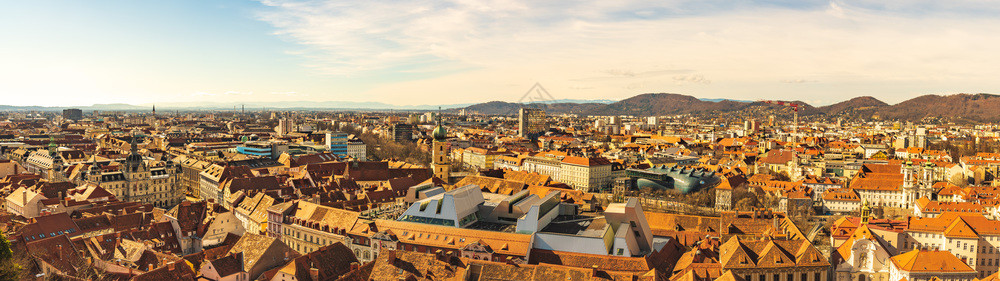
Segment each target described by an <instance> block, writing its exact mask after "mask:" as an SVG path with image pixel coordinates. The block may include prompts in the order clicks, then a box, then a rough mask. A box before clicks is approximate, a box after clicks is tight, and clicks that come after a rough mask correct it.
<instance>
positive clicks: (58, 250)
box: [56, 245, 63, 260]
mask: <svg viewBox="0 0 1000 281" xmlns="http://www.w3.org/2000/svg"><path fill="white" fill-rule="evenodd" d="M56 254H57V255H58V256H59V259H60V260H61V259H63V252H62V245H56Z"/></svg>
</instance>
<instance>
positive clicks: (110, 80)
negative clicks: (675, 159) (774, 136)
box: [0, 1, 1000, 106]
mask: <svg viewBox="0 0 1000 281" xmlns="http://www.w3.org/2000/svg"><path fill="white" fill-rule="evenodd" d="M7 6H8V8H7V9H4V10H3V11H0V24H3V25H4V26H12V27H17V28H8V29H4V30H2V31H0V36H3V37H4V38H6V39H7V40H8V41H7V42H6V43H5V44H0V61H5V62H8V63H4V64H2V65H0V92H2V93H4V96H5V97H7V99H5V101H4V102H0V104H10V105H42V106H79V105H90V104H100V103H129V104H149V103H167V102H193V103H198V102H233V101H245V102H276V101H353V102H384V103H388V104H394V105H421V104H458V103H478V102H486V101H492V100H500V101H510V102H514V101H517V100H518V98H520V97H521V95H523V94H524V92H525V91H526V90H528V89H529V88H530V87H531V86H532V85H534V84H535V83H540V84H542V85H545V87H546V89H548V91H549V92H551V93H552V95H553V96H554V97H555V98H557V99H582V100H589V99H611V100H620V99H624V98H628V97H631V96H634V95H638V94H641V93H649V92H657V93H658V92H669V93H679V94H684V95H691V96H695V97H699V98H727V99H736V100H753V99H780V100H802V101H805V102H808V103H810V104H813V105H816V106H821V105H828V104H831V103H835V102H839V101H843V100H847V99H850V98H852V97H856V96H866V95H870V96H875V97H877V98H879V99H880V100H883V101H885V102H887V103H890V104H894V103H898V102H900V101H903V100H906V99H909V98H913V97H916V96H920V95H924V94H953V93H981V92H985V93H995V92H997V91H996V89H997V88H998V86H1000V82H997V81H995V80H994V79H990V78H991V77H994V76H996V75H997V74H1000V73H997V70H995V67H991V66H992V65H993V62H996V61H998V59H1000V55H997V54H996V53H995V52H991V50H990V45H992V44H991V43H992V41H993V40H995V39H994V38H993V37H992V36H991V35H992V34H997V31H1000V30H997V29H998V27H1000V25H998V24H997V23H998V21H1000V19H998V18H997V17H996V16H995V15H996V14H997V13H996V12H998V11H997V8H996V7H994V6H993V5H990V4H989V3H983V2H976V1H964V2H963V1H959V2H948V3H947V4H943V3H937V2H933V1H890V2H884V1H794V2H782V1H766V2H740V3H735V4H734V3H729V2H722V1H715V2H713V1H710V2H704V1H671V2H668V3H659V4H650V3H643V2H639V1H636V2H631V1H625V2H621V1H620V2H615V3H602V2H596V1H594V2H590V1H585V2H576V3H530V2H518V1H449V2H433V3H432V2H419V1H417V2H410V1H408V2H401V3H384V2H365V3H336V2H323V1H304V2H302V1H260V2H253V1H173V2H169V3H146V2H143V3H131V2H117V1H96V2H86V3H82V2H81V3H78V2H70V1H32V2H15V3H8V4H7Z"/></svg>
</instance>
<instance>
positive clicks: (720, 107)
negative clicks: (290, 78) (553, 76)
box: [0, 93, 1000, 122]
mask: <svg viewBox="0 0 1000 281" xmlns="http://www.w3.org/2000/svg"><path fill="white" fill-rule="evenodd" d="M790 102H793V103H796V104H799V112H798V113H799V115H800V116H810V115H820V116H826V117H846V118H863V119H867V118H871V117H873V116H878V117H880V118H881V119H882V120H910V121H917V120H921V119H924V118H951V119H964V120H967V121H976V122H1000V95H993V94H954V95H944V96H942V95H924V96H920V97H916V98H913V99H910V100H906V101H903V102H901V103H898V104H894V105H889V104H886V103H885V102H882V101H880V100H878V99H876V98H874V97H870V96H863V97H856V98H852V99H850V100H846V101H843V102H839V103H835V104H832V105H827V106H822V107H813V106H812V105H809V104H808V103H805V102H802V101H790ZM152 106H153V104H143V105H130V104H122V103H112V104H94V105H90V106H12V105H0V111H61V110H63V109H66V108H79V109H81V110H85V111H91V110H100V111H111V110H114V111H148V110H151V109H152ZM156 106H157V107H158V109H161V110H164V111H169V110H192V109H194V110H232V109H240V107H241V106H245V107H246V109H247V110H260V109H261V108H267V109H287V110H319V109H323V110H351V109H372V110H390V109H391V110H415V111H426V110H435V109H437V108H438V107H441V108H442V109H445V110H446V111H448V112H458V111H459V110H461V109H465V110H466V112H468V113H474V114H488V115H503V114H506V115H514V114H517V111H518V109H520V108H521V107H522V106H531V107H538V108H543V109H545V110H546V112H548V113H549V114H550V115H557V114H578V115H589V116H606V115H634V116H664V115H677V114H708V115H713V114H716V115H718V114H726V116H731V117H751V118H761V117H766V116H768V115H775V116H778V117H782V118H785V117H788V116H790V115H791V114H792V110H791V109H790V108H788V107H784V106H780V105H775V104H768V103H764V102H760V101H754V102H751V101H739V100H728V99H699V98H696V97H693V96H688V95H681V94H670V93H647V94H641V95H637V96H634V97H631V98H627V99H624V100H620V101H613V100H578V99H562V100H552V101H547V102H541V103H530V104H527V105H525V104H520V103H511V102H502V101H491V102H486V103H477V104H448V105H392V104H387V103H381V102H344V101H324V102H309V101H286V102H271V103H264V102H248V103H236V102H227V103H159V104H156ZM720 116H721V115H720Z"/></svg>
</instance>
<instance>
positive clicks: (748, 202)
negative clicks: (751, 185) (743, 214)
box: [733, 197, 755, 211]
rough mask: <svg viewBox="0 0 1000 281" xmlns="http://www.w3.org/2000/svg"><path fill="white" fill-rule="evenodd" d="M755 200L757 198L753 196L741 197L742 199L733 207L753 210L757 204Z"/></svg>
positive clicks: (741, 209) (739, 209) (740, 209)
mask: <svg viewBox="0 0 1000 281" xmlns="http://www.w3.org/2000/svg"><path fill="white" fill-rule="evenodd" d="M754 201H755V200H754V199H753V198H750V197H746V198H743V199H740V201H737V202H736V206H733V207H734V209H736V210H738V211H752V210H753V207H754V205H755V204H754V203H755V202H754Z"/></svg>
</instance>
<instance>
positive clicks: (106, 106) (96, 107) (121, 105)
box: [0, 103, 152, 111]
mask: <svg viewBox="0 0 1000 281" xmlns="http://www.w3.org/2000/svg"><path fill="white" fill-rule="evenodd" d="M68 108H76V109H80V110H84V111H91V110H151V109H152V108H151V107H147V106H136V105H131V104H124V103H109V104H95V105H89V106H36V105H29V106H18V105H0V111H62V110H63V109H68Z"/></svg>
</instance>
